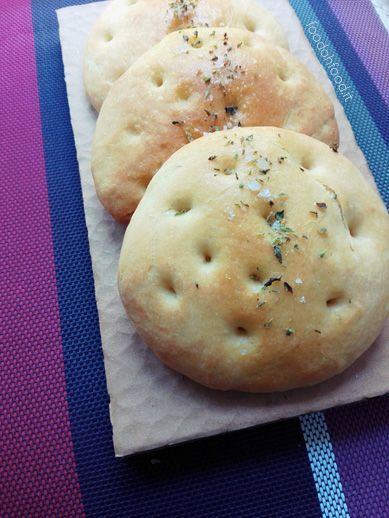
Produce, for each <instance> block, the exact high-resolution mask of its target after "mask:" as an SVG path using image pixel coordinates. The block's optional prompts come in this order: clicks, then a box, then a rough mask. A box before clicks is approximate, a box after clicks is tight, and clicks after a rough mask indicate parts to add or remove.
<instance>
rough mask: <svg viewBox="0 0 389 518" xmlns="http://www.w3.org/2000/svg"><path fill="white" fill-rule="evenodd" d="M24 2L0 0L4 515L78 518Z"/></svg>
mask: <svg viewBox="0 0 389 518" xmlns="http://www.w3.org/2000/svg"><path fill="white" fill-rule="evenodd" d="M32 31H33V29H32V21H31V6H30V2H29V1H28V0H13V1H12V2H10V1H9V0H0V70H1V73H0V91H1V97H0V114H1V116H0V135H1V152H0V176H1V184H0V189H1V192H0V222H1V224H0V243H1V249H0V254H1V256H0V293H1V296H0V344H1V345H0V354H1V360H0V365H1V375H0V391H1V404H2V409H1V412H0V429H1V447H2V453H1V461H0V464H1V471H2V472H1V483H0V484H1V492H0V509H1V514H2V516H27V515H28V516H34V517H39V516H83V507H82V501H81V494H80V488H79V484H78V478H77V473H76V464H75V459H74V454H73V449H72V438H71V433H70V424H69V416H68V407H67V400H66V384H65V376H64V366H63V358H62V344H61V331H60V321H59V312H58V301H57V291H56V279H55V271H54V261H53V249H52V237H51V226H50V218H49V208H48V196H47V187H46V178H45V164H44V158H43V143H42V135H41V125H40V112H39V100H38V85H37V78H36V67H35V52H34V43H33V41H34V40H33V32H32Z"/></svg>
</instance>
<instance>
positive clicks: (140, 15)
mask: <svg viewBox="0 0 389 518" xmlns="http://www.w3.org/2000/svg"><path fill="white" fill-rule="evenodd" d="M198 26H200V27H201V26H208V27H213V26H215V27H236V28H241V29H247V30H249V31H251V32H254V33H256V34H258V35H260V36H262V37H263V38H265V39H267V40H268V41H269V42H271V43H274V44H275V45H280V46H282V47H286V48H287V47H288V44H287V40H286V37H285V34H284V32H283V30H282V29H281V27H280V25H279V24H278V23H277V22H276V20H275V19H274V18H273V16H272V15H271V14H270V13H269V12H268V11H267V10H266V9H264V8H263V7H261V6H260V5H259V4H258V2H256V1H254V0H173V1H172V0H138V1H136V0H113V1H112V2H110V3H109V4H108V6H107V7H106V9H105V10H104V11H103V12H102V13H101V15H100V16H99V18H98V20H97V21H96V23H95V25H94V26H93V28H92V30H91V33H90V35H89V38H88V42H87V46H86V49H85V57H84V83H85V88H86V91H87V94H88V96H89V99H90V101H91V103H92V105H93V106H94V107H95V108H96V110H100V108H101V105H102V103H103V101H104V99H105V97H106V95H107V93H108V91H109V90H110V88H111V86H112V84H113V83H114V81H116V80H117V79H118V78H119V77H120V76H121V75H122V74H123V73H124V72H125V71H126V70H127V69H128V68H129V67H130V66H131V65H132V64H133V63H134V62H135V61H136V60H137V59H138V58H139V56H141V55H142V54H144V53H145V52H146V51H147V50H148V49H149V48H151V47H152V46H153V45H155V44H156V43H158V42H159V41H160V40H161V39H162V38H163V37H164V36H166V34H169V33H170V32H172V31H176V30H177V29H180V28H185V27H198Z"/></svg>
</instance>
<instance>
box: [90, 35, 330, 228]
mask: <svg viewBox="0 0 389 518" xmlns="http://www.w3.org/2000/svg"><path fill="white" fill-rule="evenodd" d="M239 125H241V126H268V125H271V126H279V127H285V128H289V129H293V130H295V131H300V132H302V133H305V134H307V135H311V136H313V137H315V138H318V139H320V140H322V141H323V142H326V143H327V144H329V145H337V143H338V129H337V124H336V121H335V118H334V109H333V106H332V103H331V101H330V99H329V97H328V96H327V95H326V93H325V92H324V90H323V88H322V86H321V85H320V84H319V83H318V81H317V80H316V79H315V78H314V77H313V76H312V75H311V73H310V72H308V70H307V69H306V68H305V67H304V66H303V65H302V64H301V63H300V62H299V61H298V59H296V58H295V57H294V56H293V55H292V54H290V53H289V52H288V51H287V50H285V49H283V48H281V47H275V46H273V45H271V44H269V43H267V42H266V41H264V40H263V39H262V38H261V37H260V36H257V35H256V34H250V33H249V32H248V31H244V30H241V29H228V31H227V30H226V29H212V28H203V29H188V30H185V31H177V32H174V33H171V34H169V35H168V36H166V37H165V38H164V39H163V40H162V41H161V42H160V43H159V44H158V45H156V46H155V47H153V48H152V49H150V50H149V51H148V52H147V53H146V54H144V55H143V57H142V58H141V59H140V60H138V61H137V62H136V63H135V64H134V65H133V66H132V67H131V68H130V69H129V70H128V71H127V72H126V73H125V74H124V75H123V76H122V77H121V78H120V79H119V80H118V81H117V82H116V83H115V85H114V86H113V87H112V89H111V91H110V93H109V94H108V97H107V99H106V101H105V103H104V106H103V108H102V110H101V112H100V115H99V118H98V120H97V126H96V133H95V138H94V143H93V150H92V171H93V175H94V179H95V183H96V190H97V193H98V195H99V197H100V199H101V201H102V203H103V204H104V206H105V207H106V209H107V210H108V211H109V212H110V213H111V214H112V215H113V216H114V217H115V218H116V219H117V220H118V221H121V222H127V221H128V220H129V218H130V215H131V213H132V212H133V211H134V210H135V208H136V206H137V204H138V203H139V201H140V199H141V198H142V196H143V193H144V190H145V188H146V186H147V184H148V182H149V181H150V179H151V178H152V176H153V175H154V173H155V172H156V171H157V170H158V169H159V167H160V166H161V165H162V164H163V163H164V162H165V160H166V159H167V158H168V157H169V156H170V155H171V154H172V153H173V152H174V151H176V150H177V149H179V148H180V147H181V146H183V145H185V144H187V143H188V141H191V140H193V139H196V138H198V137H200V136H202V135H203V134H204V133H205V132H212V131H216V130H219V129H223V128H231V127H233V126H239Z"/></svg>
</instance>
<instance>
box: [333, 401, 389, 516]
mask: <svg viewBox="0 0 389 518" xmlns="http://www.w3.org/2000/svg"><path fill="white" fill-rule="evenodd" d="M326 421H327V426H328V429H329V431H330V435H331V439H332V447H333V450H334V453H335V457H336V461H337V464H338V471H339V473H340V476H341V480H342V486H343V492H344V494H345V496H346V501H347V506H348V510H349V512H350V516H351V517H352V518H355V517H361V518H364V517H366V516H369V517H370V516H371V517H384V516H388V502H389V476H388V459H389V433H388V430H389V397H388V396H386V397H381V398H377V399H371V400H368V401H365V402H363V403H359V404H357V405H350V406H346V407H342V408H336V409H333V410H328V411H327V412H326Z"/></svg>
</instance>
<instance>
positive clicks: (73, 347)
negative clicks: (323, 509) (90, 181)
mask: <svg viewBox="0 0 389 518" xmlns="http://www.w3.org/2000/svg"><path fill="white" fill-rule="evenodd" d="M74 3H78V4H80V3H86V1H85V0H75V1H74ZM71 4H72V2H71V1H69V0H51V1H50V2H47V1H46V0H33V1H32V9H33V24H34V33H35V46H36V59H37V68H38V82H39V96H40V107H41V116H42V132H43V138H44V154H45V163H46V174H47V184H48V191H49V199H50V216H51V223H52V233H53V243H54V255H55V266H56V278H57V287H58V297H59V305H60V318H61V330H62V341H63V353H64V364H65V375H66V385H67V393H68V402H69V412H70V421H71V431H72V438H73V444H74V451H75V457H76V463H77V473H78V476H79V481H80V487H81V492H82V497H83V502H84V506H85V510H86V513H87V515H90V516H93V517H99V516H102V517H107V516H114V517H115V518H119V517H121V516H123V517H124V516H125V517H136V516H141V517H149V516H153V517H158V516H160V517H166V516H169V517H171V518H174V517H178V516H179V517H185V516H190V517H191V518H192V517H193V518H196V517H207V518H208V517H211V516H215V517H216V516H224V517H229V516H231V517H236V516H241V515H242V514H244V516H246V517H250V516H255V517H261V516H263V517H265V516H283V517H287V516H296V515H298V516H300V517H304V516H307V517H308V516H309V517H315V516H320V507H319V502H318V500H317V495H316V490H315V485H314V481H313V478H312V474H311V471H310V467H309V461H308V458H307V454H306V451H305V449H304V448H303V437H302V432H301V429H300V426H299V421H298V420H297V419H293V420H289V421H287V422H283V423H276V424H273V425H270V426H266V427H261V428H258V429H252V430H246V431H242V432H239V433H235V434H232V435H228V436H224V437H217V438H213V439H208V440H204V441H201V442H200V443H198V444H193V445H185V446H180V447H177V448H173V449H170V450H166V451H164V452H161V453H159V454H158V457H159V459H160V463H151V462H150V461H151V459H152V456H151V455H144V456H142V457H140V458H138V459H130V460H128V461H124V460H122V459H115V458H114V453H113V448H112V439H111V425H110V421H109V414H108V396H107V392H106V385H105V375H104V367H103V358H102V351H101V339H100V334H99V325H98V314H97V309H96V301H95V293H94V283H93V275H92V268H91V259H90V254H89V244H88V237H87V229H86V225H85V218H84V209H83V201H82V195H81V186H80V179H79V171H78V164H77V160H76V152H75V147H74V142H73V135H72V129H71V125H70V117H69V111H68V104H67V98H66V89H65V83H64V79H63V74H64V71H63V65H62V59H61V53H60V45H59V39H58V24H57V19H56V15H55V9H58V8H60V7H64V6H66V5H71Z"/></svg>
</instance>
